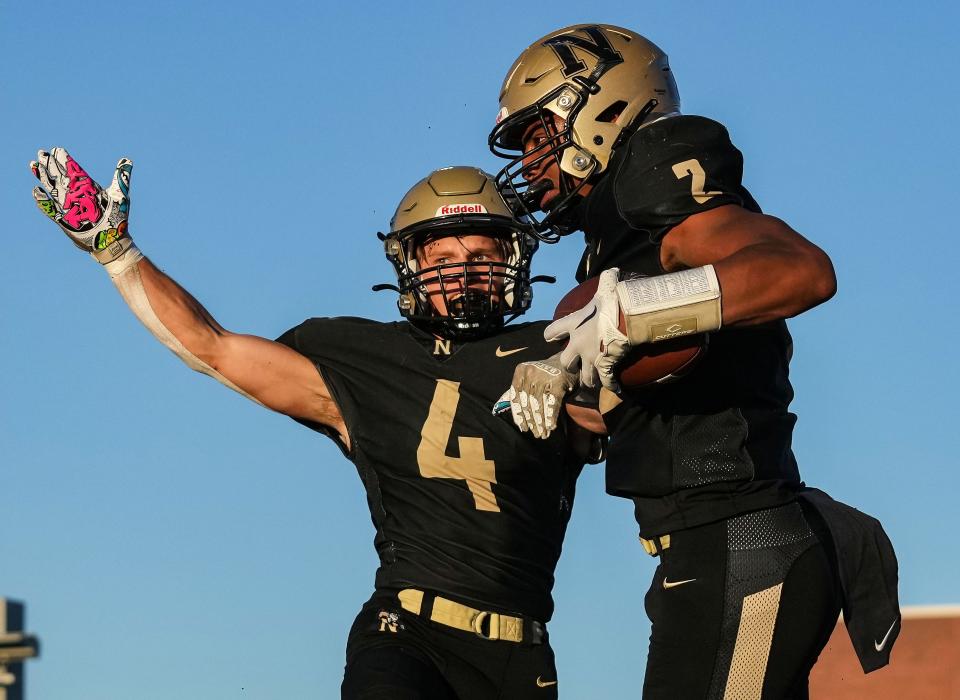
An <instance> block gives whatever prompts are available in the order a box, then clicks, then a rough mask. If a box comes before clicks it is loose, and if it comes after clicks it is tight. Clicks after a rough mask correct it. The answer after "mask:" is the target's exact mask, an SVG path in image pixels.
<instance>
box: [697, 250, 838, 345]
mask: <svg viewBox="0 0 960 700" xmlns="http://www.w3.org/2000/svg"><path fill="white" fill-rule="evenodd" d="M713 266H714V269H715V270H716V273H717V278H718V279H719V281H720V289H721V290H722V292H723V303H722V309H723V325H724V326H738V325H754V324H758V323H765V322H767V321H774V320H777V319H782V318H791V317H793V316H797V315H798V314H801V313H803V312H804V311H807V310H808V309H811V308H813V307H814V306H816V305H818V304H821V303H823V302H824V301H826V300H828V299H829V298H830V297H832V296H833V294H834V292H835V291H836V278H835V277H834V273H833V265H832V264H831V262H830V259H829V258H828V257H827V256H826V255H825V254H824V253H823V252H822V251H821V250H820V249H819V248H813V249H812V250H803V251H797V250H792V249H786V250H785V249H784V248H782V247H781V246H778V245H776V244H765V243H760V244H757V245H753V246H749V247H747V248H744V249H743V250H740V251H738V252H736V253H734V254H733V255H731V256H730V257H728V258H725V259H723V260H720V261H717V262H715V263H714V264H713Z"/></svg>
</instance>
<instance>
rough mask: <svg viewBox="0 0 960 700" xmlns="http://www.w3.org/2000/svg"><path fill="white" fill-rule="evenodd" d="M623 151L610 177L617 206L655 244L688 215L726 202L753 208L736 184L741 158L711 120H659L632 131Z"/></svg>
mask: <svg viewBox="0 0 960 700" xmlns="http://www.w3.org/2000/svg"><path fill="white" fill-rule="evenodd" d="M627 148H628V151H627V153H626V155H625V157H624V159H623V160H622V161H621V162H620V163H619V166H618V168H617V170H616V171H615V173H614V196H615V198H616V203H617V208H618V210H619V213H620V215H621V216H622V217H623V218H624V219H625V220H626V221H627V223H629V224H630V226H632V227H633V228H636V229H641V230H645V231H647V232H649V234H650V238H651V240H652V241H653V242H654V243H659V242H660V240H661V239H662V238H663V236H664V235H666V233H667V232H668V231H669V230H670V229H671V228H673V227H674V226H676V225H677V224H679V223H681V222H682V221H683V220H684V219H686V218H687V217H688V216H691V215H692V214H697V213H700V212H703V211H707V210H709V209H714V208H716V207H719V206H723V205H725V204H737V205H740V206H747V207H748V208H753V206H755V204H754V203H753V200H752V198H751V197H750V195H749V193H747V192H746V190H744V188H743V186H742V184H741V180H742V177H743V155H742V154H741V153H740V151H739V150H737V148H736V147H735V146H734V145H733V144H732V143H731V142H730V136H729V134H728V133H727V130H726V129H725V128H724V127H723V125H721V124H719V123H717V122H715V121H712V120H710V119H706V118H704V117H695V116H677V117H671V118H668V119H664V120H662V121H660V122H655V123H653V124H651V125H649V126H646V127H644V128H642V129H640V130H639V131H637V133H636V134H634V135H633V136H632V137H631V138H630V140H629V142H628V143H627Z"/></svg>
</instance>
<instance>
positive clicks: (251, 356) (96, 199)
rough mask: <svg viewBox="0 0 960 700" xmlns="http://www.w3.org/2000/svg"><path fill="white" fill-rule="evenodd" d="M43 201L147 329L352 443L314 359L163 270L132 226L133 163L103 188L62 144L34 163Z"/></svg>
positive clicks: (215, 373) (187, 358)
mask: <svg viewBox="0 0 960 700" xmlns="http://www.w3.org/2000/svg"><path fill="white" fill-rule="evenodd" d="M30 167H31V170H33V172H34V174H35V175H36V176H37V179H38V180H39V181H40V183H41V185H42V187H36V188H34V191H33V195H34V199H35V200H36V201H37V206H39V207H40V209H41V210H42V211H43V212H44V213H45V214H46V215H47V216H49V217H50V218H51V219H53V220H54V221H55V222H56V223H57V224H58V225H59V226H60V228H61V229H62V230H63V231H64V233H66V234H67V236H68V237H69V238H70V239H71V240H72V241H73V242H74V244H75V245H77V247H79V248H81V249H82V250H86V251H88V252H90V253H91V255H93V257H94V258H95V259H96V260H97V261H98V262H100V263H101V264H103V266H104V268H105V269H106V271H107V273H108V274H109V275H110V278H111V280H112V281H113V283H114V285H116V287H117V289H118V290H119V291H120V294H121V295H122V296H123V299H124V301H126V303H127V305H128V306H129V307H130V309H131V310H132V311H133V312H134V314H135V315H136V316H137V318H139V319H140V321H141V322H142V323H143V324H144V325H145V326H146V327H147V329H148V330H149V331H150V332H151V333H152V334H153V335H154V336H155V337H156V338H157V339H158V340H159V341H160V342H161V343H163V344H164V345H165V346H167V347H168V348H169V349H170V350H171V351H173V352H174V353H175V354H176V355H177V356H178V357H179V358H180V359H181V360H183V361H184V362H185V363H186V364H187V365H188V366H189V367H190V368H192V369H194V370H196V371H198V372H202V373H204V374H207V375H209V376H211V377H213V378H214V379H216V380H217V381H219V382H221V383H222V384H224V385H225V386H228V387H230V388H231V389H233V390H234V391H237V392H239V393H241V394H243V395H244V396H246V397H247V398H249V399H251V400H253V401H256V402H257V403H260V404H262V405H263V406H266V407H267V408H270V409H273V410H275V411H278V412H280V413H284V414H286V415H289V416H292V417H295V418H300V419H304V420H309V421H312V422H315V423H319V424H321V425H325V426H327V427H330V428H332V429H333V430H335V431H336V432H337V433H339V435H340V437H341V439H342V440H343V441H344V443H345V444H347V445H348V446H349V437H348V435H347V430H346V427H345V425H344V422H343V417H342V416H341V415H340V411H339V409H338V408H337V405H336V403H335V402H334V401H333V400H332V398H331V396H330V392H329V390H328V389H327V387H326V385H325V384H324V382H323V379H322V378H321V376H320V373H319V372H317V370H316V368H315V367H314V366H313V363H312V362H311V361H310V360H308V359H307V358H306V357H304V356H303V355H301V354H299V353H298V352H296V351H294V350H291V349H290V348H288V347H287V346H285V345H282V344H281V343H277V342H274V341H271V340H267V339H265V338H260V337H257V336H252V335H243V334H238V333H231V332H230V331H227V330H225V329H224V328H223V327H222V326H221V325H220V324H219V323H217V321H216V320H215V319H214V318H213V316H211V315H210V313H209V312H208V311H207V310H206V309H205V308H204V307H203V306H202V305H201V304H200V302H198V301H197V300H196V299H194V298H193V297H192V296H191V295H190V294H189V293H188V292H187V291H186V290H185V289H183V287H181V286H180V285H178V284H177V283H176V282H175V281H174V280H173V279H171V278H170V277H169V276H167V275H166V274H164V273H163V272H162V271H160V270H159V269H157V267H155V266H154V265H153V263H151V262H150V261H149V260H148V259H147V258H145V257H144V256H143V255H142V254H141V253H140V251H139V250H138V249H137V247H136V246H135V245H133V242H132V240H131V239H130V236H129V232H128V231H127V216H128V214H129V204H130V200H129V183H130V173H131V170H132V164H131V163H130V161H129V160H126V159H121V161H120V162H119V163H118V164H117V170H116V173H115V174H114V178H113V182H112V183H111V185H110V187H109V188H108V189H107V190H103V189H101V188H100V186H99V185H97V183H96V182H94V181H93V180H92V179H91V178H90V176H89V175H87V173H86V172H85V171H84V170H83V168H81V167H80V165H79V164H77V163H76V161H74V160H73V158H71V157H70V155H69V154H68V153H67V152H66V151H65V150H63V149H61V148H54V149H53V150H52V151H50V152H49V153H48V152H45V151H40V152H39V153H38V159H37V160H36V161H34V162H33V163H31V164H30Z"/></svg>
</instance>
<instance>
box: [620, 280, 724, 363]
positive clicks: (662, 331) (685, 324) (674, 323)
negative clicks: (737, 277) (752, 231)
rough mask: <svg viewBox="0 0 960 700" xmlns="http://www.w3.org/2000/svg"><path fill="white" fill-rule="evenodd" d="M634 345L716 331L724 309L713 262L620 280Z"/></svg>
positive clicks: (625, 311) (624, 307)
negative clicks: (650, 275)
mask: <svg viewBox="0 0 960 700" xmlns="http://www.w3.org/2000/svg"><path fill="white" fill-rule="evenodd" d="M617 296H618V297H619V298H620V307H621V308H622V309H623V316H624V320H625V321H626V325H627V337H628V338H629V340H630V343H631V345H636V344H639V343H656V342H658V341H661V340H669V339H670V338H676V337H679V336H682V335H691V334H693V333H704V332H706V331H715V330H717V329H718V328H720V325H721V319H722V313H721V305H720V283H719V281H718V280H717V273H716V272H715V271H714V269H713V265H704V266H703V267H695V268H693V269H692V270H681V271H680V272H671V273H668V274H666V275H657V276H655V277H637V278H633V279H627V280H623V281H622V282H619V283H617Z"/></svg>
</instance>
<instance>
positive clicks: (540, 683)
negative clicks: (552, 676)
mask: <svg viewBox="0 0 960 700" xmlns="http://www.w3.org/2000/svg"><path fill="white" fill-rule="evenodd" d="M556 684H557V681H542V680H540V676H537V687H538V688H549V687H550V686H551V685H556Z"/></svg>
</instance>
